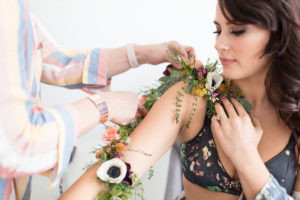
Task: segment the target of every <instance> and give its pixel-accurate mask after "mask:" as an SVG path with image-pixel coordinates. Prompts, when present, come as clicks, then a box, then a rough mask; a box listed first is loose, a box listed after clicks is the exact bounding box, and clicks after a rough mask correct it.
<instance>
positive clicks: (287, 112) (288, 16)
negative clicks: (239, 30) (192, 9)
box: [218, 0, 300, 148]
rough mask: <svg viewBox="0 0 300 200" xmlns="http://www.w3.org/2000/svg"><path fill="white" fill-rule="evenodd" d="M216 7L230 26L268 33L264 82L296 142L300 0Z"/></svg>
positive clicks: (223, 1)
mask: <svg viewBox="0 0 300 200" xmlns="http://www.w3.org/2000/svg"><path fill="white" fill-rule="evenodd" d="M218 4H219V6H220V9H221V11H222V13H223V15H224V16H225V18H226V19H227V20H228V21H229V22H230V23H233V24H255V25H258V26H261V27H264V28H266V29H268V30H270V31H271V36H270V40H269V42H268V44H267V46H266V49H265V52H264V54H263V55H268V56H271V58H272V59H271V60H272V63H271V67H270V69H269V71H268V73H267V77H266V80H265V86H266V90H267V96H268V99H269V101H270V102H271V103H272V105H273V106H274V107H275V108H276V109H277V111H278V113H279V116H280V117H281V118H282V120H283V121H284V122H285V123H286V124H287V125H288V127H289V128H290V129H291V130H292V131H293V134H294V136H295V138H296V139H298V138H299V136H300V0H218ZM278 94H279V95H278ZM278 96H279V98H278ZM298 148H299V145H298Z"/></svg>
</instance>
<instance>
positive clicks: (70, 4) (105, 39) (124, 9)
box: [29, 0, 217, 200]
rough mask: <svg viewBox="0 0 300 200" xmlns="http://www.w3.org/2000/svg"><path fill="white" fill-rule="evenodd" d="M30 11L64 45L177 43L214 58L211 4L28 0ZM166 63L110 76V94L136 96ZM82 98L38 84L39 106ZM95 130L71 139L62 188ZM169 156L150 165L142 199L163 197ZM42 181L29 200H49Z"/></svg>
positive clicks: (94, 140) (93, 142) (53, 193)
mask: <svg viewBox="0 0 300 200" xmlns="http://www.w3.org/2000/svg"><path fill="white" fill-rule="evenodd" d="M29 2H30V5H31V10H32V12H33V13H34V14H35V15H36V16H37V17H38V18H39V19H40V21H41V22H42V23H43V24H44V25H45V27H46V28H47V29H48V31H49V33H50V34H51V35H52V36H53V37H54V38H55V39H56V40H57V41H58V42H59V43H60V44H61V45H62V46H64V47H69V48H92V47H106V48H114V47H120V46H123V45H125V44H127V43H132V42H134V43H137V44H150V43H158V42H165V41H170V40H177V41H179V42H180V43H182V44H187V45H191V46H194V47H195V49H196V53H197V58H198V59H200V60H202V61H203V62H205V61H206V59H207V58H216V57H217V54H216V52H215V50H214V35H213V34H212V32H213V31H214V25H213V23H212V22H213V19H214V12H215V4H216V0H209V1H203V0H184V1H183V0H151V1H149V0H29ZM165 66H166V64H161V65H159V66H147V65H145V66H142V67H140V68H138V69H133V70H130V71H128V72H126V73H124V74H121V75H118V76H116V77H114V78H113V81H112V85H111V89H112V90H130V91H134V92H139V91H140V89H143V88H145V86H153V83H154V82H155V80H157V79H158V78H159V77H160V76H161V73H162V71H163V70H164V67H165ZM84 96H86V94H84V93H83V92H81V91H77V90H72V91H69V90H66V89H64V88H58V87H53V86H49V85H42V98H43V99H42V103H43V105H55V104H63V103H70V102H72V101H75V100H77V99H80V98H82V97H84ZM102 133H103V127H102V126H100V125H99V126H97V127H96V128H94V129H93V130H92V131H90V133H88V134H87V135H86V136H83V137H82V138H80V139H79V140H78V141H77V144H76V146H77V154H76V157H75V159H74V162H73V163H72V164H71V165H70V167H69V170H68V171H67V172H66V175H65V176H64V187H68V186H69V185H70V184H71V183H72V182H73V181H75V180H76V179H77V178H78V177H79V176H80V175H81V174H82V173H83V170H82V168H83V167H84V166H85V165H86V164H87V163H88V162H90V161H91V160H92V158H93V155H91V154H89V153H88V152H90V151H91V150H92V149H93V147H95V146H97V145H98V144H100V143H101V134H102ZM168 156H169V152H168V153H167V154H166V155H165V156H164V157H163V158H162V159H161V160H160V161H159V162H158V163H157V164H156V165H155V167H154V177H153V178H152V179H151V180H150V181H148V180H145V181H143V182H144V187H145V198H146V199H147V200H152V199H155V200H159V199H163V195H164V189H165V183H166V172H167V167H168V161H169V157H168ZM48 184H49V182H48V180H47V179H46V178H41V177H39V176H35V177H34V180H33V191H32V199H33V200H40V199H43V200H52V199H56V198H57V197H58V190H57V189H54V190H47V189H46V188H47V186H48Z"/></svg>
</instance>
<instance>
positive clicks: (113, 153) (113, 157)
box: [94, 47, 252, 200]
mask: <svg viewBox="0 0 300 200" xmlns="http://www.w3.org/2000/svg"><path fill="white" fill-rule="evenodd" d="M169 52H170V55H171V58H172V59H173V60H174V61H175V62H176V63H178V64H180V65H181V66H182V67H183V69H182V70H179V69H176V68H174V67H173V66H172V65H168V66H167V68H166V70H165V71H164V76H163V77H161V78H160V79H159V83H160V85H159V86H158V87H157V88H150V89H148V90H146V91H144V97H143V98H142V101H143V102H142V103H143V105H144V107H145V108H146V109H147V110H148V111H149V110H150V109H151V108H152V106H153V105H154V103H155V102H156V101H157V100H158V99H159V98H160V97H161V96H162V95H163V94H164V93H165V92H166V91H167V90H168V89H169V88H170V87H171V86H172V85H174V84H175V83H177V82H179V81H184V83H186V87H182V90H185V91H187V92H188V93H191V94H193V96H194V97H195V99H197V98H198V97H203V98H205V99H206V100H207V102H208V104H207V116H208V117H211V116H212V115H214V114H216V111H215V108H214V103H215V102H220V101H221V100H222V99H224V98H229V99H230V98H232V97H234V98H236V99H237V100H238V101H239V102H240V103H241V104H242V105H243V106H244V108H245V109H246V110H247V111H248V112H249V111H250V110H251V109H252V107H251V105H250V104H249V103H248V102H247V101H246V100H244V99H243V98H242V95H241V91H240V89H239V88H238V87H235V86H233V85H232V81H231V80H224V79H223V77H222V76H221V75H220V74H219V73H218V72H217V64H218V62H217V61H216V62H213V63H211V62H209V61H208V62H207V64H206V65H205V66H203V65H201V64H200V62H198V61H195V60H193V59H192V58H188V59H186V60H185V59H183V58H182V57H181V56H180V54H179V51H178V50H177V49H174V48H172V47H169ZM182 97H183V93H182V92H181V91H177V97H176V106H177V109H176V123H178V120H179V113H180V110H181V109H180V108H181V102H182ZM196 105H197V104H196V103H193V107H194V108H193V110H192V112H191V113H190V117H189V120H188V122H187V124H186V127H189V124H190V123H191V120H192V116H193V115H194V113H195V111H196V109H195V107H196ZM142 119H143V117H138V118H136V119H134V120H133V121H132V122H131V123H129V124H127V125H125V126H122V125H120V126H107V127H106V128H107V131H106V133H105V134H104V135H103V140H104V141H105V142H106V145H105V146H102V147H101V148H100V149H97V150H95V151H94V153H96V158H97V159H98V160H99V161H100V162H101V163H102V164H101V166H100V167H99V169H98V171H97V176H98V178H97V179H98V180H99V181H100V182H103V183H105V185H106V188H107V190H105V191H100V192H99V194H98V196H97V198H96V199H97V200H132V199H133V196H138V197H140V198H141V199H144V198H143V188H142V183H141V181H140V180H138V178H137V175H136V174H134V173H133V172H132V171H131V170H130V168H131V166H130V164H129V163H127V162H126V160H125V157H124V151H126V150H127V151H136V152H140V153H143V154H144V155H146V156H151V155H150V154H147V153H145V152H142V151H139V150H134V149H130V148H129V147H128V144H129V142H130V134H131V133H132V131H133V130H134V128H135V127H137V125H138V124H139V123H140V122H141V121H142ZM152 175H153V170H152V168H151V169H150V172H149V178H151V176H152Z"/></svg>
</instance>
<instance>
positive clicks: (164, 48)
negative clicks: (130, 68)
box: [135, 41, 196, 69]
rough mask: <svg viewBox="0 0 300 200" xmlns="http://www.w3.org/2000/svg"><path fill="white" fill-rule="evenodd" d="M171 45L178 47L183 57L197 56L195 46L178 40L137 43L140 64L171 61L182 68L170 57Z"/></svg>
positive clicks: (136, 50) (136, 48)
mask: <svg viewBox="0 0 300 200" xmlns="http://www.w3.org/2000/svg"><path fill="white" fill-rule="evenodd" d="M169 46H172V47H174V48H176V49H178V50H179V53H180V55H181V56H182V57H183V58H189V57H191V58H195V57H196V55H195V50H194V48H193V47H190V46H184V45H181V44H179V43H178V42H176V41H171V42H165V43H160V44H151V45H136V46H135V54H136V57H137V60H138V62H139V63H140V64H145V63H148V64H152V65H157V64H160V63H163V62H169V63H171V64H172V65H174V66H175V67H176V68H178V69H181V68H182V66H180V65H178V64H176V63H174V61H173V60H172V59H170V54H169V51H168V47H169Z"/></svg>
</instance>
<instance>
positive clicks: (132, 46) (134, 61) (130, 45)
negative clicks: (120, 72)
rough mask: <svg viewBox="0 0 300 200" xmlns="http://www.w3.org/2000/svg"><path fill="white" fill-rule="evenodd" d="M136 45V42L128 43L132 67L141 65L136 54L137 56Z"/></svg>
mask: <svg viewBox="0 0 300 200" xmlns="http://www.w3.org/2000/svg"><path fill="white" fill-rule="evenodd" d="M134 46H135V44H127V45H126V50H127V57H128V61H129V65H130V67H131V68H135V67H138V66H140V64H139V63H138V61H137V59H136V56H135V51H134Z"/></svg>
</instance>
